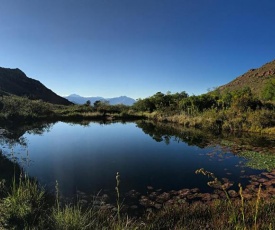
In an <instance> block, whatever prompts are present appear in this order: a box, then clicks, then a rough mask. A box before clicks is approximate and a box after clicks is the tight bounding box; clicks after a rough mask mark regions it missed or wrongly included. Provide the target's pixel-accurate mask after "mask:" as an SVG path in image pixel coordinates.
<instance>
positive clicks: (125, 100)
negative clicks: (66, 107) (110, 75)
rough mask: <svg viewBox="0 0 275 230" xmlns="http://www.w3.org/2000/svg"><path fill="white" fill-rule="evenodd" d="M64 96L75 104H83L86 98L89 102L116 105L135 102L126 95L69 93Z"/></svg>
mask: <svg viewBox="0 0 275 230" xmlns="http://www.w3.org/2000/svg"><path fill="white" fill-rule="evenodd" d="M65 98H66V99H68V100H69V101H71V102H73V103H76V104H84V103H86V101H88V100H89V101H90V102H91V104H93V103H94V102H95V101H108V102H109V104H110V105H118V104H123V105H133V104H134V103H135V102H136V101H135V99H133V98H130V97H126V96H120V97H113V98H103V97H82V96H79V95H77V94H71V95H69V96H67V97H65Z"/></svg>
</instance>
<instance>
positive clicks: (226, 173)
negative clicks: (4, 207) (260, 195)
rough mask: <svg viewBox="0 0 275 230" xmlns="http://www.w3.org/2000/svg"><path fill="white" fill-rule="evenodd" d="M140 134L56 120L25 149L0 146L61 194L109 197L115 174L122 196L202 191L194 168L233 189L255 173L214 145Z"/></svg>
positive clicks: (128, 126) (129, 126)
mask: <svg viewBox="0 0 275 230" xmlns="http://www.w3.org/2000/svg"><path fill="white" fill-rule="evenodd" d="M147 129H148V127H147ZM143 130H146V128H144V126H143V129H142V128H140V125H139V126H138V125H137V123H134V122H132V123H131V122H130V123H111V124H108V125H104V124H100V123H89V125H86V126H83V125H79V124H69V123H64V122H58V123H55V124H53V125H52V126H51V128H49V129H48V130H47V131H44V132H41V133H40V134H37V132H36V134H34V133H31V132H26V133H25V134H24V135H23V137H22V138H23V139H24V142H25V145H20V144H13V145H6V146H3V144H2V148H3V149H4V150H5V151H4V153H5V154H7V155H9V156H10V157H11V154H10V153H11V151H13V152H14V155H15V156H16V157H17V158H18V161H19V162H21V163H20V164H21V166H22V167H24V169H25V170H26V172H27V173H28V174H29V175H30V176H33V177H35V178H37V179H38V181H39V182H40V183H41V184H42V185H44V186H46V187H47V188H48V189H50V190H53V189H54V186H55V182H56V181H58V183H59V186H60V190H61V192H62V193H63V195H64V196H72V195H74V194H75V193H76V191H77V190H79V191H82V192H85V193H89V194H90V193H92V194H96V193H97V192H99V191H100V190H101V191H104V193H113V192H114V191H115V190H114V188H115V185H116V181H115V175H116V173H117V172H119V173H120V175H121V191H122V192H127V191H129V190H131V189H135V190H137V191H139V192H141V193H145V192H146V189H147V186H152V187H154V188H155V189H159V188H160V189H162V190H163V191H169V190H179V189H182V188H195V187H198V188H200V190H201V191H207V190H208V189H209V188H208V187H207V185H206V183H207V181H208V179H207V178H206V177H204V176H202V175H196V174H195V170H196V169H199V168H205V169H206V170H208V171H211V172H213V173H214V174H215V175H216V176H217V177H219V178H223V177H226V178H228V179H230V180H232V181H234V182H235V185H237V184H238V182H241V183H242V184H244V183H246V181H245V180H246V179H245V178H243V176H244V174H246V175H249V174H255V173H257V171H256V170H252V169H249V168H246V167H244V166H243V165H242V162H243V161H244V159H243V158H239V157H238V156H236V155H234V154H232V153H230V152H226V151H224V150H221V148H219V146H214V147H213V146H212V147H208V146H203V147H198V146H196V145H191V144H190V142H189V143H188V142H183V141H182V140H179V139H178V138H177V137H176V136H173V135H171V134H169V135H168V134H167V135H159V134H154V133H151V135H149V134H150V133H149V132H148V130H147V131H146V132H144V131H143ZM146 133H149V134H146ZM152 137H153V138H152ZM185 138H186V139H188V138H190V139H192V136H190V137H188V136H186V137H185ZM21 159H24V160H21Z"/></svg>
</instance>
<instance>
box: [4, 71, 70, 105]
mask: <svg viewBox="0 0 275 230" xmlns="http://www.w3.org/2000/svg"><path fill="white" fill-rule="evenodd" d="M0 93H2V94H14V95H17V96H26V97H28V98H30V99H41V100H43V101H46V102H50V103H53V104H61V105H71V104H72V103H71V102H70V101H68V100H67V99H65V98H63V97H60V96H58V95H57V94H56V93H54V92H53V91H51V90H50V89H48V88H47V87H46V86H44V85H43V84H42V83H41V82H39V81H37V80H35V79H32V78H29V77H27V76H26V74H25V73H24V72H22V71H21V70H20V69H9V68H2V67H0Z"/></svg>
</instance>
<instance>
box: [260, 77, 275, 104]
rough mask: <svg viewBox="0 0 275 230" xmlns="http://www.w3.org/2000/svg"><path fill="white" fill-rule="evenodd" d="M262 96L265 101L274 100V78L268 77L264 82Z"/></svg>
mask: <svg viewBox="0 0 275 230" xmlns="http://www.w3.org/2000/svg"><path fill="white" fill-rule="evenodd" d="M262 98H263V99H264V100H266V101H273V100H275V79H270V80H269V81H268V82H267V83H266V85H265V87H264V89H263V91H262Z"/></svg>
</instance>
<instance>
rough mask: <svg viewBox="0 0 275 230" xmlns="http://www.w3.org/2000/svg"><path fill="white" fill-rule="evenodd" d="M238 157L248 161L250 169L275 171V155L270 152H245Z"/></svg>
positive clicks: (247, 164)
mask: <svg viewBox="0 0 275 230" xmlns="http://www.w3.org/2000/svg"><path fill="white" fill-rule="evenodd" d="M238 155H239V156H241V157H244V158H245V159H246V160H247V162H246V163H245V165H246V166H248V167H250V168H253V169H259V170H267V171H272V170H273V169H275V154H272V153H268V152H267V153H259V152H255V151H243V152H240V153H239V154H238Z"/></svg>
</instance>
